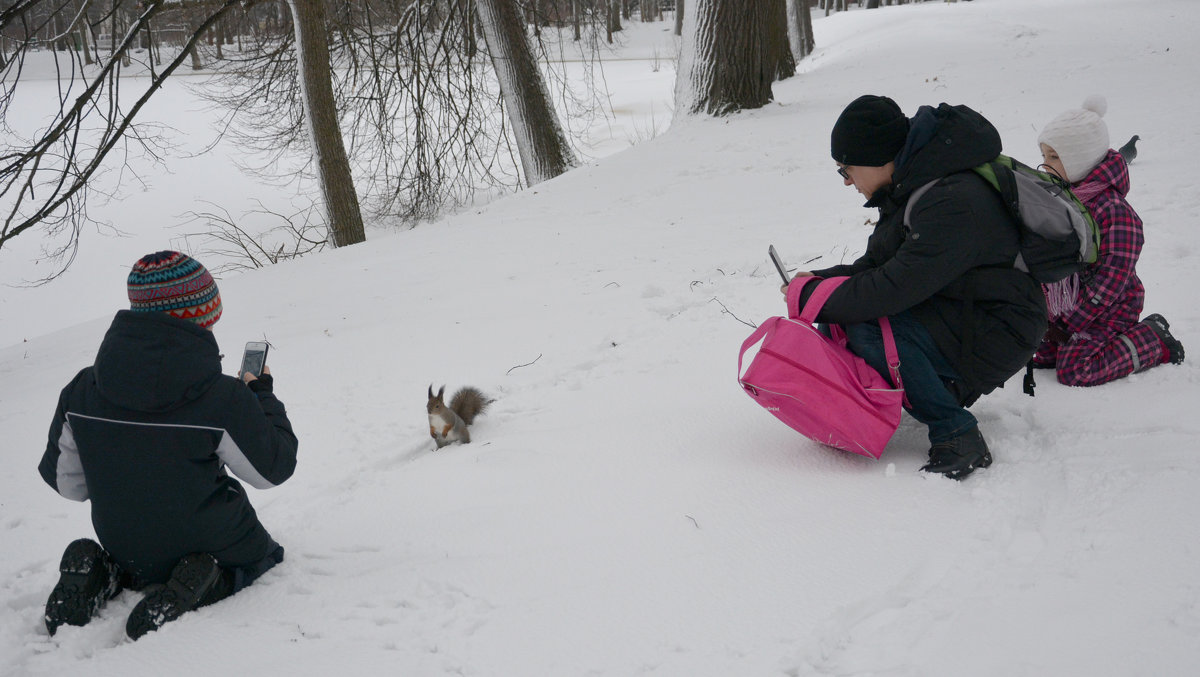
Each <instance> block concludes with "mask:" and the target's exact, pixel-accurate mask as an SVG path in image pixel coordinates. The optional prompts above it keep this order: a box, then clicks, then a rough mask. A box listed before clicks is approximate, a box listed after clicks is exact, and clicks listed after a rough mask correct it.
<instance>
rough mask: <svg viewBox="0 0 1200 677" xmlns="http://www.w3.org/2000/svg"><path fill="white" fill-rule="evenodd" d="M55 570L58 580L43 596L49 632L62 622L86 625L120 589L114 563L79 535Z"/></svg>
mask: <svg viewBox="0 0 1200 677" xmlns="http://www.w3.org/2000/svg"><path fill="white" fill-rule="evenodd" d="M58 571H59V578H58V583H57V584H56V585H55V586H54V589H53V590H52V591H51V592H50V597H49V599H47V600H46V629H47V630H48V631H49V632H50V634H51V635H53V634H54V633H55V632H56V631H57V630H58V628H59V627H61V626H63V625H76V626H80V625H87V623H88V621H90V620H92V618H94V617H95V616H96V614H97V613H98V612H99V611H100V609H101V608H103V607H104V605H105V603H107V602H108V600H110V599H112V598H113V597H115V596H116V595H117V593H118V592H120V585H119V583H118V580H117V570H116V564H115V563H113V562H112V560H111V559H110V558H109V557H108V554H107V553H105V552H104V549H103V548H101V547H100V544H98V543H96V542H95V541H92V540H89V539H80V540H78V541H75V542H73V543H71V544H70V545H68V546H67V549H66V550H65V551H64V552H63V556H62V561H61V562H60V563H59V565H58Z"/></svg>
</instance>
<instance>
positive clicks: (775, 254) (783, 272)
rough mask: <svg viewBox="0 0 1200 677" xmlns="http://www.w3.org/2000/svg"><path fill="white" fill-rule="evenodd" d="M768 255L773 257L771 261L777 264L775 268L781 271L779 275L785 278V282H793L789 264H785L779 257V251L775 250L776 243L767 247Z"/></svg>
mask: <svg viewBox="0 0 1200 677" xmlns="http://www.w3.org/2000/svg"><path fill="white" fill-rule="evenodd" d="M767 255H768V256H770V257H771V263H774V264H775V270H778V271H779V277H782V278H783V283H784V284H787V283H789V282H791V281H792V280H791V278H789V277H788V274H787V266H784V265H783V260H782V259H780V258H779V252H776V251H775V245H771V246H770V247H768V248H767Z"/></svg>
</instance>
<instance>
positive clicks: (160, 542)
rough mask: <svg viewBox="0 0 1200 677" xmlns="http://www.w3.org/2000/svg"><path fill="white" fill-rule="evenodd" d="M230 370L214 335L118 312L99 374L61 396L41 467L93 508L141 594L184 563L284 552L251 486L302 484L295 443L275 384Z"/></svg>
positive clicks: (238, 561) (238, 560)
mask: <svg viewBox="0 0 1200 677" xmlns="http://www.w3.org/2000/svg"><path fill="white" fill-rule="evenodd" d="M252 387H253V388H254V390H251V387H248V386H247V385H246V384H245V383H243V382H242V381H241V380H239V379H236V378H234V377H232V376H225V375H223V374H222V373H221V356H220V354H219V352H218V349H217V342H216V339H215V338H214V337H213V335H212V333H211V332H209V331H207V330H205V329H203V328H201V327H200V326H199V325H197V324H195V323H193V322H188V321H186V320H179V319H176V318H173V317H170V316H168V315H166V314H165V313H134V312H130V311H127V310H123V311H120V312H118V313H117V316H116V318H115V319H114V320H113V323H112V326H111V327H110V328H109V330H108V333H107V334H106V335H105V337H104V341H103V343H102V344H101V345H100V351H99V354H98V355H97V357H96V363H95V365H93V366H91V367H88V368H86V369H84V370H83V371H80V372H79V374H78V375H77V376H76V377H75V379H74V380H73V381H71V383H70V385H68V386H67V387H66V388H64V389H63V391H62V395H61V396H60V397H59V401H58V411H57V412H56V413H55V416H54V422H53V423H52V424H51V426H50V439H49V443H48V445H47V447H46V453H45V454H44V455H43V457H42V462H41V465H40V466H39V470H40V472H41V475H42V478H43V479H45V480H46V482H47V483H48V484H49V485H50V486H51V487H53V488H54V489H55V490H56V491H58V493H60V494H62V495H63V496H65V497H66V498H70V499H73V500H77V501H86V500H89V499H90V500H91V502H92V524H93V525H94V526H95V529H96V535H97V536H98V537H99V540H100V543H101V545H103V546H104V548H105V549H106V550H108V552H109V553H111V554H112V556H113V558H114V559H115V560H116V561H117V563H119V564H120V565H121V567H122V569H124V571H125V572H126V573H127V574H129V575H131V576H132V577H133V583H134V584H135V585H144V584H146V583H155V582H164V581H166V579H167V577H168V576H169V574H170V571H171V568H172V567H173V566H174V565H175V563H176V562H178V560H179V559H180V558H181V557H183V556H184V555H186V554H188V553H191V552H207V553H211V554H212V555H213V556H215V557H216V559H217V561H218V562H219V563H220V564H221V565H222V566H226V567H246V566H253V565H254V564H256V563H258V562H260V561H261V560H263V559H264V558H265V557H267V556H268V555H269V554H271V553H272V552H273V551H274V550H275V548H277V547H278V546H277V545H276V544H275V543H274V541H273V540H272V539H271V537H270V536H269V535H268V534H267V531H266V529H264V528H263V526H262V524H261V523H260V522H259V520H258V516H257V515H256V514H255V512H254V508H253V507H252V506H251V505H250V501H249V499H248V498H247V496H246V492H245V489H243V488H242V486H241V484H239V483H238V481H237V480H235V479H233V478H232V477H230V476H229V475H228V474H227V470H229V471H232V472H233V473H234V474H235V475H237V476H238V477H240V478H242V479H243V480H245V481H246V482H248V483H249V484H250V485H251V486H254V487H256V488H260V489H265V488H269V487H272V486H275V485H277V484H279V483H281V482H283V481H284V480H286V479H287V478H288V477H290V476H291V475H292V471H293V470H294V469H295V467H296V445H297V442H296V436H295V435H294V434H293V433H292V426H291V423H290V422H288V419H287V412H285V411H284V407H283V403H282V402H280V401H279V400H278V399H276V398H275V396H274V395H273V394H272V393H271V379H270V377H269V376H267V375H264V376H263V378H261V379H259V380H258V381H256V382H254V383H253V386H252Z"/></svg>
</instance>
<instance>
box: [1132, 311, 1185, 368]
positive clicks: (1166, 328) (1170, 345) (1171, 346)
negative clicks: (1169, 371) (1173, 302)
mask: <svg viewBox="0 0 1200 677" xmlns="http://www.w3.org/2000/svg"><path fill="white" fill-rule="evenodd" d="M1142 324H1145V325H1148V326H1149V327H1150V328H1151V329H1153V330H1154V333H1155V334H1157V335H1158V339H1159V340H1160V341H1162V342H1163V344H1164V345H1165V346H1167V352H1168V353H1169V354H1170V357H1168V358H1167V360H1168V361H1170V363H1171V364H1183V344H1182V343H1180V342H1179V339H1177V338H1175V337H1174V336H1171V332H1170V328H1171V325H1169V324H1167V319H1166V318H1165V317H1163V316H1162V315H1159V314H1158V313H1154V314H1153V315H1150V316H1148V317H1146V318H1144V319H1143V320H1142Z"/></svg>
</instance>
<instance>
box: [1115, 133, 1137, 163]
mask: <svg viewBox="0 0 1200 677" xmlns="http://www.w3.org/2000/svg"><path fill="white" fill-rule="evenodd" d="M1137 142H1138V135H1137V134H1134V135H1133V138H1132V139H1130V140H1129V142H1128V143H1126V144H1125V145H1124V146H1121V147H1120V148H1118V149H1117V152H1118V153H1120V154H1121V157H1123V158H1125V164H1127V165H1128V164H1132V163H1133V159H1134V158H1136V157H1137V146H1136V145H1135V144H1137Z"/></svg>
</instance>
